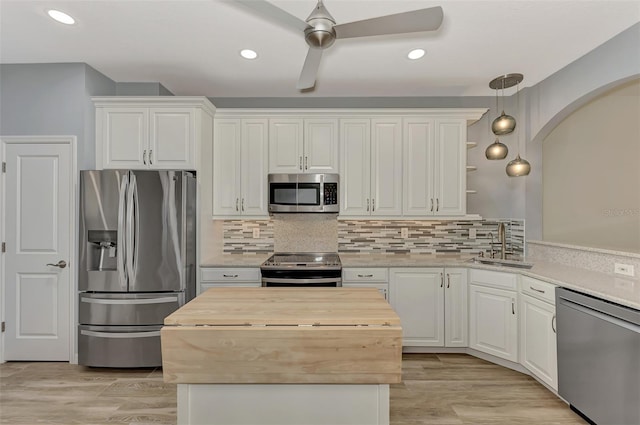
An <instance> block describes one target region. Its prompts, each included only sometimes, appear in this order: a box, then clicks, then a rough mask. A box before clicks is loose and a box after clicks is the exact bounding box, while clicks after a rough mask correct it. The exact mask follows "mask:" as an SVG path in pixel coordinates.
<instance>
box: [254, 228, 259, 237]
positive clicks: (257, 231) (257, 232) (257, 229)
mask: <svg viewBox="0 0 640 425" xmlns="http://www.w3.org/2000/svg"><path fill="white" fill-rule="evenodd" d="M259 237H260V229H259V228H255V229H253V239H258V238H259Z"/></svg>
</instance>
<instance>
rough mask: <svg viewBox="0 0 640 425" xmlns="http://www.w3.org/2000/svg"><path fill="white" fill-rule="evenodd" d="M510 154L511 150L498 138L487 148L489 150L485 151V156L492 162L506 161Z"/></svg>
mask: <svg viewBox="0 0 640 425" xmlns="http://www.w3.org/2000/svg"><path fill="white" fill-rule="evenodd" d="M508 153H509V148H508V147H507V145H505V144H504V143H501V142H500V140H498V138H497V137H496V141H495V142H493V143H492V144H490V145H489V146H487V150H485V151H484V156H486V157H487V159H490V160H496V159H505V158H506V157H507V154H508Z"/></svg>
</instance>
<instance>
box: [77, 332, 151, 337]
mask: <svg viewBox="0 0 640 425" xmlns="http://www.w3.org/2000/svg"><path fill="white" fill-rule="evenodd" d="M80 335H86V336H95V337H98V338H149V337H158V336H160V331H149V332H96V331H85V330H82V331H80Z"/></svg>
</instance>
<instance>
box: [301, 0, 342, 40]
mask: <svg viewBox="0 0 640 425" xmlns="http://www.w3.org/2000/svg"><path fill="white" fill-rule="evenodd" d="M305 22H306V23H307V24H309V27H308V28H307V29H306V30H304V39H305V40H306V41H307V44H308V45H309V46H310V47H313V48H314V49H326V48H327V47H331V45H333V43H334V42H335V41H336V30H334V29H333V26H334V25H335V24H336V21H335V19H333V16H331V14H330V13H329V11H328V10H327V9H326V8H325V7H324V4H322V1H319V2H318V5H317V6H316V8H315V9H313V12H311V15H309V17H308V18H307V20H306V21H305Z"/></svg>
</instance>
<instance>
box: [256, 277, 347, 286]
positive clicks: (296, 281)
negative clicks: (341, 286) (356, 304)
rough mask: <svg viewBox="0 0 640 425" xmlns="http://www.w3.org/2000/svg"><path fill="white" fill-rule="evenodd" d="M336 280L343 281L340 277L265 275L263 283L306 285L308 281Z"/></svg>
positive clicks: (329, 281) (323, 281) (331, 281)
mask: <svg viewBox="0 0 640 425" xmlns="http://www.w3.org/2000/svg"><path fill="white" fill-rule="evenodd" d="M334 282H342V279H341V278H339V277H330V278H319V279H313V278H312V279H281V278H271V277H263V278H262V283H293V284H300V285H305V284H308V283H334Z"/></svg>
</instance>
